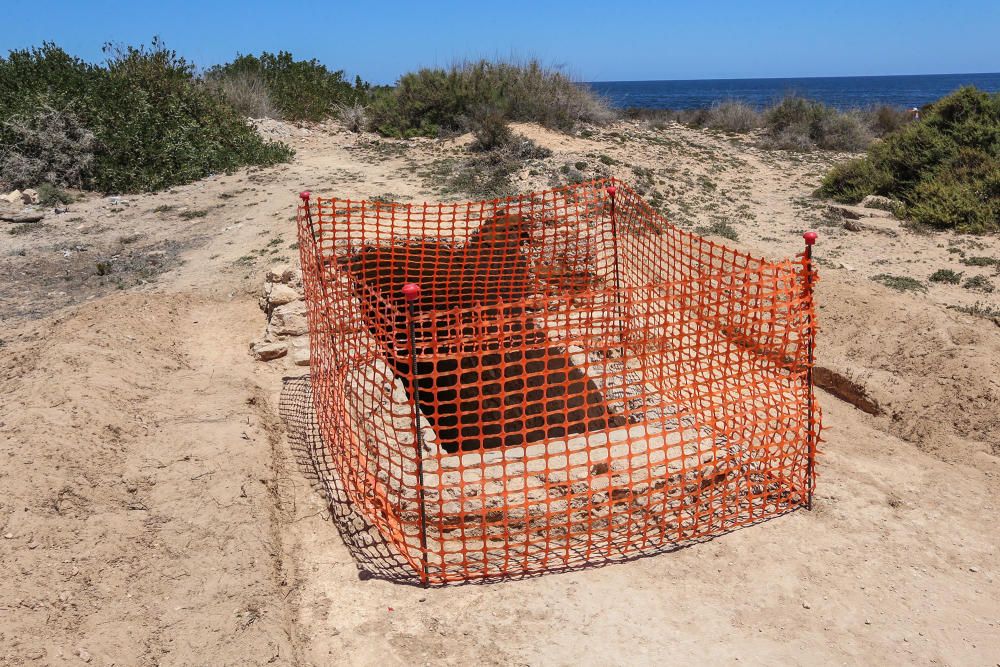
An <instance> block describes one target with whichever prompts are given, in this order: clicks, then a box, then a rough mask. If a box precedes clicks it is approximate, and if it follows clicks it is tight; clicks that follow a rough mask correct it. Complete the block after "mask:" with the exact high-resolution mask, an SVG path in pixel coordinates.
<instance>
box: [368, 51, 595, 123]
mask: <svg viewBox="0 0 1000 667" xmlns="http://www.w3.org/2000/svg"><path fill="white" fill-rule="evenodd" d="M481 107H488V108H493V109H497V110H500V111H501V112H502V114H503V117H504V119H505V120H508V121H533V122H536V123H539V124H541V125H544V126H546V127H552V128H556V129H560V130H569V129H571V128H572V127H573V126H574V125H576V124H577V123H580V122H598V123H600V122H605V121H607V120H610V119H611V117H612V114H611V112H610V111H609V110H608V108H607V106H606V105H605V103H604V102H603V101H602V100H601V99H599V98H598V97H597V96H596V95H595V94H594V93H593V92H592V91H591V90H590V89H589V88H587V87H586V86H583V85H581V84H578V83H576V82H574V81H573V80H572V79H570V78H569V77H567V76H566V75H564V74H563V73H561V72H559V71H557V70H554V69H551V68H546V67H543V66H542V65H541V64H540V63H538V62H537V61H529V62H526V63H510V62H501V61H488V60H481V61H478V62H469V63H463V64H459V65H455V66H453V67H451V68H449V69H447V70H445V69H422V70H419V71H417V72H410V73H407V74H404V75H403V76H402V77H400V79H399V81H398V82H397V83H396V85H395V86H394V87H392V88H388V89H382V90H378V91H373V99H372V102H371V105H370V106H369V114H370V117H371V123H372V127H373V128H374V129H375V130H376V131H378V132H380V133H381V134H384V135H386V136H393V137H413V136H419V135H425V136H435V135H437V134H438V133H440V132H442V131H445V132H448V131H462V130H466V129H468V127H467V125H468V120H469V118H470V117H471V116H472V114H473V112H474V110H475V109H477V108H481Z"/></svg>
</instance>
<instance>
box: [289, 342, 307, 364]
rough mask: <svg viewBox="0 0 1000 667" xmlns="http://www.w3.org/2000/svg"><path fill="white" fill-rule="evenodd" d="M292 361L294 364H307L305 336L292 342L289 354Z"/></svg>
mask: <svg viewBox="0 0 1000 667" xmlns="http://www.w3.org/2000/svg"><path fill="white" fill-rule="evenodd" d="M289 356H290V357H291V359H292V363H293V364H295V365H296V366H308V365H309V340H308V339H306V338H300V339H296V340H295V341H294V342H293V343H292V349H291V354H290V355H289Z"/></svg>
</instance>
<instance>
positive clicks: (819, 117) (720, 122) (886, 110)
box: [624, 95, 911, 152]
mask: <svg viewBox="0 0 1000 667" xmlns="http://www.w3.org/2000/svg"><path fill="white" fill-rule="evenodd" d="M624 113H625V116H626V117H627V118H633V119H637V120H644V121H646V122H648V123H649V124H650V125H651V126H652V127H654V128H657V129H662V128H663V127H665V126H666V125H667V124H669V123H672V122H676V123H681V124H682V125H687V126H688V127H694V128H704V129H708V130H717V131H720V132H725V133H729V134H750V133H753V134H754V138H755V140H756V142H757V143H758V144H759V145H760V146H761V147H763V148H768V149H775V150H790V151H799V152H805V151H812V150H833V151H850V152H853V151H859V150H864V149H865V148H867V147H868V146H869V145H870V144H871V143H872V141H874V140H875V139H877V138H880V137H884V136H886V135H887V134H889V133H891V132H895V131H896V130H898V129H900V128H901V127H903V126H904V125H906V124H907V123H909V122H910V120H911V116H910V115H909V113H908V112H906V111H904V110H903V109H897V108H895V107H891V106H878V107H874V108H871V109H849V110H845V111H842V110H839V109H835V108H833V107H831V106H829V105H827V104H824V103H822V102H819V101H817V100H810V99H807V98H804V97H800V96H797V95H788V96H786V97H784V98H782V99H781V100H779V101H778V102H776V103H775V104H773V105H771V106H770V107H767V108H765V109H761V110H758V109H755V108H754V107H752V106H750V105H749V104H746V103H745V102H740V101H738V100H724V101H722V102H718V103H716V104H714V105H712V106H711V107H708V108H706V109H681V110H674V109H626V110H625V112H624Z"/></svg>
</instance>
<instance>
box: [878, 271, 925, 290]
mask: <svg viewBox="0 0 1000 667" xmlns="http://www.w3.org/2000/svg"><path fill="white" fill-rule="evenodd" d="M872 280H874V281H875V282H877V283H882V284H883V285H885V286H886V287H891V288H892V289H894V290H897V291H899V292H926V291H927V286H926V285H924V284H923V283H922V282H920V281H919V280H916V279H914V278H910V277H907V276H894V275H892V274H889V273H880V274H878V275H876V276H872Z"/></svg>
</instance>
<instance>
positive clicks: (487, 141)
mask: <svg viewBox="0 0 1000 667" xmlns="http://www.w3.org/2000/svg"><path fill="white" fill-rule="evenodd" d="M468 123H469V129H470V130H472V135H473V136H474V137H475V141H474V142H473V144H472V148H473V150H482V151H489V150H493V149H494V148H499V147H501V146H506V145H507V144H509V143H510V142H511V141H512V140H513V139H514V133H513V132H511V129H510V126H509V125H508V124H507V120H506V119H505V117H504V112H503V111H502V110H501V109H500V108H499V107H496V106H488V105H484V106H480V107H477V108H476V109H473V111H472V115H471V117H470V119H469V121H468Z"/></svg>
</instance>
